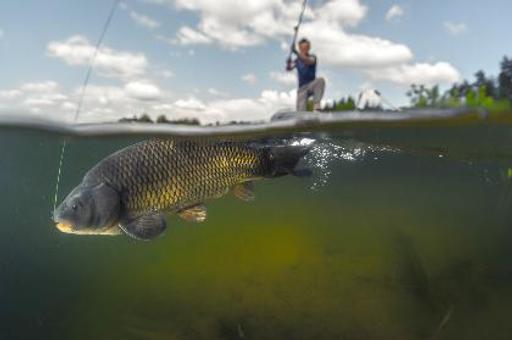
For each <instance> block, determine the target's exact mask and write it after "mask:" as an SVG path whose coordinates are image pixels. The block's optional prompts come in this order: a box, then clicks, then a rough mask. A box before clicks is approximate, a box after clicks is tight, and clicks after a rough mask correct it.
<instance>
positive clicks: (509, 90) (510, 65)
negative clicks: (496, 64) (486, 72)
mask: <svg viewBox="0 0 512 340" xmlns="http://www.w3.org/2000/svg"><path fill="white" fill-rule="evenodd" d="M500 66H501V72H500V75H499V77H498V83H499V97H500V99H508V100H512V58H510V59H509V58H508V57H503V60H502V61H501V65H500Z"/></svg>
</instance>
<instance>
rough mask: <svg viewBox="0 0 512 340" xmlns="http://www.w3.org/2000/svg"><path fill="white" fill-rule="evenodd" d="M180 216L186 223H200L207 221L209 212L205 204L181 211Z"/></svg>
mask: <svg viewBox="0 0 512 340" xmlns="http://www.w3.org/2000/svg"><path fill="white" fill-rule="evenodd" d="M178 215H179V216H180V217H181V218H182V219H184V220H185V221H189V222H196V223H200V222H204V221H205V220H206V216H207V210H206V206H205V205H204V204H198V205H195V206H193V207H190V208H187V209H183V210H181V211H179V212H178Z"/></svg>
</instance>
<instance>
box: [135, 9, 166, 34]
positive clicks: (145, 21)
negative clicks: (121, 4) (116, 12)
mask: <svg viewBox="0 0 512 340" xmlns="http://www.w3.org/2000/svg"><path fill="white" fill-rule="evenodd" d="M130 18H132V19H133V21H134V22H135V23H137V24H138V25H140V26H142V27H145V28H148V29H150V30H154V29H155V28H158V27H160V26H161V24H160V22H158V21H156V20H155V19H153V18H151V17H149V16H147V15H144V14H142V13H139V12H136V11H133V10H132V11H130Z"/></svg>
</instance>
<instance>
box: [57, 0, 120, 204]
mask: <svg viewBox="0 0 512 340" xmlns="http://www.w3.org/2000/svg"><path fill="white" fill-rule="evenodd" d="M120 2H121V0H114V2H113V4H112V8H111V9H110V12H109V14H108V17H107V20H106V21H105V24H104V25H103V29H102V31H101V34H100V37H99V39H98V42H97V43H96V46H95V49H94V54H93V55H92V57H91V60H90V62H89V67H88V68H87V73H86V74H85V79H84V83H83V84H82V89H81V91H80V94H79V98H78V103H77V106H76V111H75V115H74V117H73V124H75V123H76V122H77V120H78V116H79V115H80V111H81V110H82V106H83V103H84V98H85V90H86V88H87V85H88V84H89V80H90V79H91V75H92V71H93V68H94V63H95V62H96V58H97V57H98V53H99V50H100V47H101V44H102V43H103V39H104V38H105V35H106V34H107V31H108V28H109V27H110V24H111V22H112V18H113V17H114V14H115V12H116V10H117V7H118V6H119V3H120ZM66 146H67V141H66V140H64V141H63V142H62V148H61V150H60V158H59V169H58V171H57V181H56V182H55V197H54V200H53V211H55V209H56V208H57V201H58V198H59V185H60V178H61V174H62V164H63V163H64V154H65V153H66Z"/></svg>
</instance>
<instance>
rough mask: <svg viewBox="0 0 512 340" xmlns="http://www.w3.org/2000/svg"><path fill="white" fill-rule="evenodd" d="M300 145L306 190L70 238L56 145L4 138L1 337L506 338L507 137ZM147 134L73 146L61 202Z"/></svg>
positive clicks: (426, 135) (340, 137)
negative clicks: (307, 172)
mask: <svg viewBox="0 0 512 340" xmlns="http://www.w3.org/2000/svg"><path fill="white" fill-rule="evenodd" d="M306 137H307V138H312V139H317V140H318V141H319V142H318V144H317V146H316V147H315V150H314V151H313V152H312V153H311V154H310V155H309V156H308V157H307V159H306V160H305V163H306V164H307V165H308V166H310V167H312V168H313V170H314V171H315V173H314V175H313V176H312V177H311V178H293V177H285V178H280V179H273V180H267V181H261V182H258V183H257V184H256V195H257V197H256V200H255V201H254V202H251V203H246V202H241V201H239V200H236V199H235V198H234V197H231V196H228V197H225V198H223V199H220V200H216V201H213V202H210V203H209V204H208V207H209V210H208V212H209V216H208V220H207V221H206V222H205V223H203V224H199V225H197V224H191V223H187V222H184V221H182V220H180V219H178V218H177V217H175V216H170V217H169V218H168V224H169V228H168V231H167V232H166V235H165V236H164V237H162V238H160V239H158V240H156V241H153V242H149V243H146V242H137V241H134V240H132V239H130V238H128V237H125V236H119V237H86V236H82V237H81V236H74V235H67V234H63V233H60V232H59V231H58V230H57V229H56V228H55V227H54V225H53V223H52V222H51V220H50V214H51V210H52V205H53V190H54V185H55V177H56V172H57V169H56V167H57V162H58V157H59V151H60V143H61V142H62V139H61V137H59V136H57V135H54V134H49V133H43V132H37V131H28V130H23V129H12V128H11V129H8V130H0V155H1V157H0V188H1V191H2V194H1V195H0V213H1V214H0V216H2V223H1V228H0V338H1V339H28V338H37V339H57V338H60V339H509V338H510V336H511V335H512V325H511V323H510V321H509V316H510V314H511V313H512V228H511V227H512V225H511V224H512V210H511V206H512V195H511V194H512V186H511V185H512V179H511V175H512V174H511V173H512V171H511V170H510V168H512V129H511V128H510V126H509V125H503V124H502V125H487V124H477V125H472V126H460V127H437V128H424V127H423V128H406V127H401V128H393V129H391V128H382V129H378V128H366V129H356V130H343V131H340V130H335V131H323V132H321V133H320V132H317V133H315V134H314V135H308V136H302V137H300V138H306ZM137 140H140V137H137V138H135V137H134V138H129V137H122V138H121V137H118V138H106V139H105V138H103V139H85V138H81V139H71V140H70V141H69V148H68V153H67V154H66V159H65V162H64V167H63V177H62V182H61V195H64V194H65V193H66V192H68V191H69V190H70V189H71V188H72V187H73V186H74V185H76V184H77V183H78V182H79V181H80V179H81V178H82V176H83V174H84V173H85V171H87V170H88V169H89V168H90V167H91V166H93V165H94V164H95V163H96V162H97V161H99V160H100V159H102V158H103V157H105V156H106V155H108V154H110V153H111V152H113V151H115V150H118V149H119V148H121V147H123V146H126V145H129V144H131V143H134V142H135V141H137ZM299 140H300V139H299Z"/></svg>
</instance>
